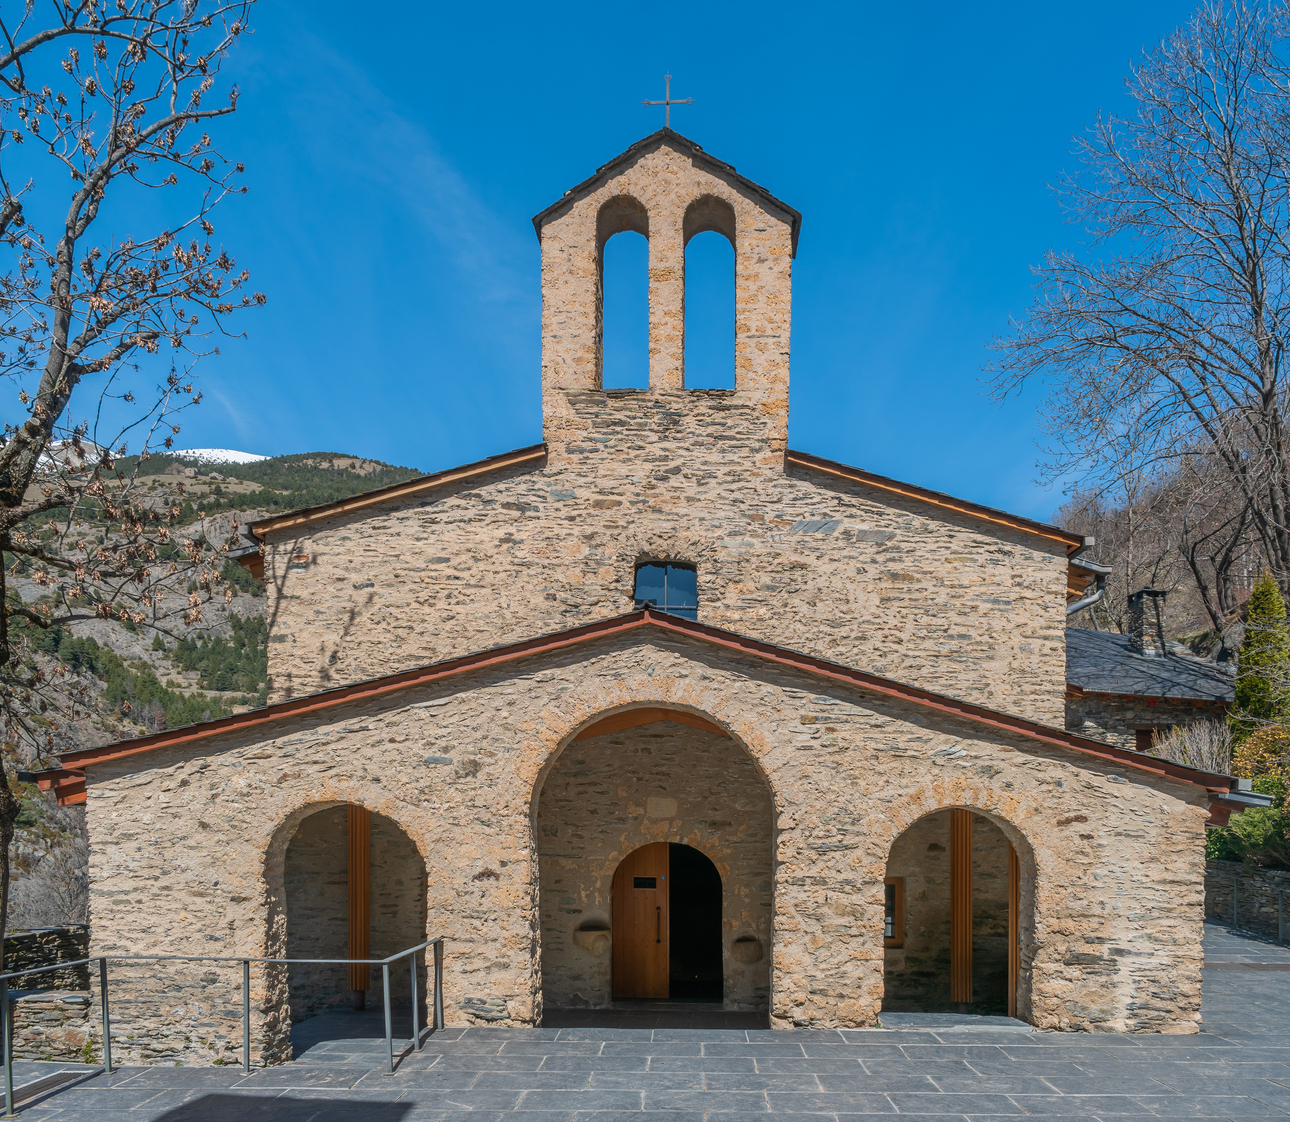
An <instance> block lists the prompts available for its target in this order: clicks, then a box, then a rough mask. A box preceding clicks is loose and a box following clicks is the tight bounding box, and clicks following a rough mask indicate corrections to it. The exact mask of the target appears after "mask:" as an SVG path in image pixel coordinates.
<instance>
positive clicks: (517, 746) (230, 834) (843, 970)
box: [87, 629, 1208, 1062]
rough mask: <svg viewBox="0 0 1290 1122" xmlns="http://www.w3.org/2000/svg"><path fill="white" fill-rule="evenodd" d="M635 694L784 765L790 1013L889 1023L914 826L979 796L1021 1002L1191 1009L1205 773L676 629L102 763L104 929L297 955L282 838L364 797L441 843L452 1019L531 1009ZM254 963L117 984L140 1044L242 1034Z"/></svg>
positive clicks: (1172, 1013) (97, 948)
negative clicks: (573, 845) (563, 884)
mask: <svg viewBox="0 0 1290 1122" xmlns="http://www.w3.org/2000/svg"><path fill="white" fill-rule="evenodd" d="M637 706H673V707H679V708H681V709H683V710H685V711H688V712H691V713H695V714H699V715H703V716H704V717H705V718H706V719H708V720H711V721H713V722H714V723H716V724H717V725H718V726H720V727H722V728H724V729H726V730H728V731H729V732H730V733H731V735H732V737H733V739H734V740H735V742H736V743H738V744H740V745H742V747H743V748H744V750H746V751H747V752H748V753H749V755H750V756H751V757H752V759H753V760H754V761H755V763H756V764H757V767H758V770H759V771H760V773H761V774H762V775H764V776H765V778H766V782H767V784H768V786H769V788H770V791H771V797H772V800H773V804H774V813H775V838H774V853H773V861H774V864H773V869H774V876H773V884H772V894H773V897H772V898H773V915H774V918H773V936H772V945H771V947H770V948H769V956H768V957H769V961H770V969H771V977H770V987H771V1015H772V1023H773V1024H775V1025H777V1026H779V1027H785V1028H787V1027H791V1026H864V1025H872V1024H874V1023H875V1016H876V1013H877V1010H878V1009H879V1008H880V1005H881V1002H882V991H883V960H884V955H883V945H882V927H883V878H884V874H885V872H886V867H887V860H888V856H889V854H890V851H891V846H892V843H893V841H894V840H895V839H896V838H897V837H898V836H899V835H900V834H901V833H903V832H904V831H905V830H906V829H907V828H908V827H909V826H910V825H912V824H913V823H914V822H915V821H917V820H919V819H921V818H923V817H925V816H926V815H928V814H930V813H933V812H935V811H937V810H941V809H945V808H948V807H952V806H966V807H970V808H974V809H976V810H978V811H979V812H980V813H982V814H984V815H987V816H989V817H990V818H991V819H992V820H993V821H995V822H997V823H998V824H999V825H1000V828H1001V829H1002V830H1003V831H1004V833H1005V834H1006V835H1007V836H1008V839H1009V840H1010V841H1011V842H1012V844H1013V845H1014V846H1016V847H1017V849H1018V853H1019V855H1020V859H1021V864H1022V887H1023V893H1022V916H1023V919H1024V924H1023V930H1022V948H1023V959H1022V961H1023V972H1022V983H1021V986H1020V1009H1019V1014H1020V1016H1022V1017H1023V1018H1024V1019H1026V1020H1029V1021H1031V1022H1033V1023H1034V1024H1035V1025H1037V1026H1038V1027H1040V1028H1044V1029H1059V1030H1072V1029H1101V1030H1124V1031H1133V1032H1153V1031H1163V1032H1192V1031H1195V1030H1196V1027H1197V1025H1198V1023H1199V1016H1200V1012H1199V1008H1200V1004H1199V1003H1200V967H1201V928H1202V923H1201V917H1202V882H1203V856H1202V854H1203V826H1204V821H1205V819H1206V817H1207V815H1208V810H1207V797H1206V795H1205V793H1204V792H1203V791H1201V790H1199V789H1198V788H1195V787H1192V786H1189V785H1186V784H1183V783H1181V782H1179V781H1176V780H1171V779H1167V778H1163V777H1159V776H1153V775H1149V774H1147V773H1144V772H1139V771H1131V770H1128V769H1126V768H1123V767H1119V766H1116V765H1113V764H1109V763H1107V762H1103V761H1099V760H1097V759H1096V758H1093V757H1089V756H1085V755H1081V754H1078V753H1075V752H1072V751H1069V750H1064V749H1059V748H1055V747H1050V746H1047V745H1044V744H1042V743H1039V742H1037V741H1033V740H1030V739H1028V738H1026V737H1023V736H1021V735H1019V734H1011V733H1004V732H1002V731H998V730H989V729H987V728H985V727H983V726H979V725H974V724H972V723H969V722H966V721H961V720H958V719H953V718H951V717H949V716H947V715H944V714H941V713H938V712H936V711H934V710H929V709H925V708H922V707H918V706H915V705H913V704H912V703H907V702H902V701H896V700H893V699H890V698H886V697H884V696H882V695H878V694H870V693H867V692H865V691H863V690H861V689H857V688H853V687H851V686H845V685H843V684H841V683H836V682H831V681H828V680H826V679H822V678H819V677H815V676H811V675H808V674H806V673H804V672H798V671H790V670H788V669H786V668H784V667H781V666H777V665H774V664H771V663H769V662H766V661H764V660H762V659H759V658H757V657H756V656H754V655H750V654H740V653H737V652H733V651H730V650H728V649H724V648H717V647H713V646H711V645H710V644H707V643H705V642H703V641H701V640H698V639H694V638H690V637H684V636H677V635H672V634H669V633H664V632H661V631H656V630H654V629H642V630H637V631H632V632H628V633H625V634H620V635H617V636H615V637H612V638H605V639H599V640H594V641H587V642H586V643H584V644H582V645H580V646H578V647H576V648H571V649H567V650H564V651H561V652H549V653H546V654H543V655H533V656H529V657H527V658H525V659H521V660H517V661H515V662H513V663H507V664H499V665H494V666H491V667H488V668H484V669H479V670H473V671H468V672H467V671H463V672H461V673H460V674H458V675H456V676H454V677H452V678H448V679H445V680H443V681H442V682H440V683H438V684H437V685H433V686H423V687H417V688H412V689H407V690H403V691H399V692H397V693H394V694H388V695H383V696H381V697H375V698H372V697H369V698H367V699H366V700H351V701H349V702H347V703H345V704H344V705H340V706H337V707H336V708H334V709H329V710H326V711H322V712H317V713H314V714H312V715H310V716H306V717H303V718H298V719H296V720H294V721H291V722H284V723H283V724H281V725H279V726H276V727H273V726H270V727H267V728H260V729H254V730H246V731H241V732H238V731H230V732H229V733H227V734H224V735H223V736H222V737H221V738H220V739H217V740H212V741H207V742H204V743H203V744H202V745H201V747H200V749H198V750H194V749H193V748H185V747H183V746H179V747H169V748H164V749H159V750H157V751H155V752H150V753H145V754H141V755H136V756H131V757H128V758H125V759H121V760H117V761H112V762H109V763H104V764H101V765H97V766H95V767H93V768H91V769H90V770H89V775H88V802H87V808H88V816H89V827H90V838H91V855H90V873H91V881H92V887H91V893H92V895H91V906H92V909H93V914H94V917H95V922H94V931H93V942H94V945H93V948H92V950H93V952H94V953H96V954H101V953H113V952H116V953H120V952H123V951H126V950H127V949H128V950H129V951H130V952H131V953H136V954H147V953H157V954H176V953H202V954H224V955H235V956H240V955H264V954H270V955H281V954H282V953H283V951H284V950H285V945H286V938H285V934H286V928H287V923H286V912H285V907H284V895H285V887H284V869H285V860H284V859H285V854H286V849H287V845H288V842H289V840H290V839H291V837H292V836H293V835H294V833H295V831H296V827H297V826H298V825H299V823H300V822H301V821H303V820H304V819H305V818H306V817H308V815H309V814H311V813H313V812H314V811H316V810H318V809H323V808H326V807H329V806H335V805H338V804H341V803H346V802H354V803H358V804H360V805H363V806H367V807H368V808H370V809H371V810H373V811H374V812H376V813H378V814H381V815H383V816H384V817H386V818H388V819H389V820H390V821H391V822H394V823H396V824H397V825H398V826H399V828H400V829H402V830H403V831H404V832H405V833H406V834H407V835H408V837H409V838H410V839H411V840H412V841H413V843H414V844H415V845H416V847H417V850H418V852H419V853H420V854H421V855H422V856H423V859H425V860H426V864H427V869H428V877H429V883H428V894H427V901H428V903H427V919H426V924H427V928H428V931H429V932H430V933H432V934H434V935H442V936H444V937H445V938H446V940H447V952H446V964H445V968H446V981H445V998H446V1014H447V1017H448V1020H449V1022H450V1023H454V1024H469V1023H477V1021H478V1016H477V1013H478V1011H480V1010H483V1009H491V1010H494V1011H495V1012H494V1013H490V1014H489V1015H490V1016H493V1015H496V1016H498V1017H500V1018H501V1019H500V1020H499V1021H498V1023H501V1024H534V1023H537V1022H539V1021H540V1018H541V1011H542V1001H541V986H542V951H541V913H540V909H539V895H540V879H541V872H540V867H539V862H538V860H537V850H536V846H535V842H534V837H533V829H534V825H533V823H534V816H535V814H536V810H537V792H538V791H540V789H541V786H542V784H543V783H544V782H545V780H546V778H547V776H548V774H549V773H551V772H553V770H554V769H555V768H556V767H557V761H558V760H559V759H560V758H561V755H562V753H563V752H565V751H566V750H568V749H567V747H566V746H567V745H569V743H570V741H571V739H572V738H573V737H574V736H575V735H576V734H577V733H578V731H579V730H581V729H583V728H585V727H587V726H588V725H589V724H591V723H592V722H593V721H595V720H598V719H600V718H601V717H603V716H605V715H606V714H610V713H614V712H620V711H623V710H625V709H629V708H633V707H637ZM571 758H576V757H571ZM733 828H734V827H732V829H733ZM724 829H725V828H723V831H722V832H724ZM1027 917H1028V918H1027ZM239 982H240V978H239V971H238V970H237V969H236V968H232V969H229V970H227V971H225V970H222V969H220V970H217V969H214V968H210V967H205V966H193V967H189V966H185V965H183V964H171V965H168V966H167V967H166V968H165V969H164V970H162V969H157V970H153V971H152V976H151V977H147V978H145V977H140V978H139V979H138V986H139V990H138V993H139V996H138V1000H137V1001H136V1002H135V1004H133V1005H132V1006H128V1007H127V1006H126V1003H125V1002H124V1001H123V1002H121V1003H120V1005H121V1006H122V1007H123V1013H122V1016H123V1017H125V1016H127V1014H128V1018H129V1020H130V1024H125V1023H122V1036H123V1039H128V1038H129V1037H130V1036H133V1038H134V1041H135V1042H136V1043H133V1044H130V1045H129V1049H133V1050H134V1051H138V1052H143V1051H145V1050H147V1049H155V1050H156V1051H157V1052H158V1053H164V1054H166V1055H168V1056H169V1057H171V1058H175V1059H179V1058H184V1057H187V1058H192V1059H198V1058H203V1057H204V1058H209V1057H210V1056H212V1055H216V1054H218V1053H219V1052H220V1050H221V1049H224V1048H228V1047H230V1046H231V1047H234V1048H235V1047H236V1045H237V1043H238V1042H239V1041H240V1025H239V1023H238V1011H239V1008H240V993H239ZM159 989H160V990H161V991H162V993H163V994H164V1000H159V999H158V996H157V995H158V990H159ZM145 998H146V1000H145ZM252 998H253V1001H254V1005H255V1037H254V1046H253V1047H254V1051H255V1053H256V1056H257V1057H259V1059H258V1060H257V1062H262V1061H263V1060H264V1059H269V1060H272V1059H277V1058H282V1057H283V1056H284V1055H285V1052H284V1045H283V1040H284V1038H285V1034H286V1032H287V1030H288V1029H289V1018H288V1016H287V1014H286V1009H287V994H286V992H285V990H284V988H283V987H282V986H281V984H280V983H279V982H278V981H277V980H276V979H274V978H272V977H270V978H268V979H266V978H265V976H264V974H263V972H262V971H259V970H257V971H256V972H255V973H254V975H253V981H252ZM467 999H471V1000H467ZM488 1002H494V1003H495V1004H492V1005H488V1004H487V1003H488ZM230 1042H231V1044H230ZM122 1047H123V1048H124V1047H127V1046H126V1045H124V1044H123V1045H122ZM124 1058H127V1057H126V1056H124V1055H123V1059H124Z"/></svg>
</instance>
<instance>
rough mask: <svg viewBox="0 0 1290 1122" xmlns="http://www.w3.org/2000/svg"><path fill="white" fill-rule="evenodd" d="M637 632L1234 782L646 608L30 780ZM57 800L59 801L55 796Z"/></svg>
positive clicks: (125, 744)
mask: <svg viewBox="0 0 1290 1122" xmlns="http://www.w3.org/2000/svg"><path fill="white" fill-rule="evenodd" d="M636 631H641V632H649V631H655V632H658V633H660V634H663V635H679V636H684V637H687V638H691V639H698V640H701V641H703V642H706V643H709V644H712V645H713V646H716V647H719V648H722V649H724V650H728V651H731V652H733V653H735V654H738V655H741V656H745V657H753V658H756V659H759V660H761V661H762V662H765V663H768V664H772V665H775V666H780V667H784V668H787V669H791V670H796V671H800V672H804V673H806V674H810V675H813V676H814V677H817V678H820V679H823V680H828V681H833V682H839V683H841V684H843V685H847V686H851V687H855V688H858V689H861V690H864V691H866V692H869V693H875V694H878V695H880V696H883V697H889V698H892V699H895V700H898V701H902V702H907V703H910V704H912V705H915V706H917V707H919V708H922V709H928V710H933V711H935V712H938V713H942V714H945V715H947V716H949V717H953V718H955V719H958V720H963V721H967V722H969V723H971V724H975V725H978V726H980V727H983V728H989V729H993V730H996V731H999V732H1004V733H1010V734H1014V735H1019V736H1022V737H1025V738H1027V739H1029V740H1033V741H1036V742H1039V743H1042V744H1048V745H1051V746H1054V747H1057V748H1063V749H1066V750H1068V751H1073V752H1077V753H1079V754H1081V755H1085V756H1089V757H1092V758H1095V759H1100V760H1104V761H1108V762H1113V763H1115V764H1118V765H1123V766H1125V767H1131V768H1133V769H1135V770H1137V771H1142V772H1147V773H1149V774H1152V775H1161V776H1167V777H1169V778H1172V779H1177V780H1181V781H1182V782H1185V783H1190V784H1192V785H1193V786H1197V787H1201V788H1203V789H1205V790H1206V791H1210V792H1217V793H1222V792H1227V791H1230V790H1231V789H1232V786H1233V785H1234V783H1235V780H1234V779H1232V778H1231V777H1230V776H1226V775H1217V774H1213V773H1210V772H1204V771H1199V770H1197V769H1195V768H1189V767H1184V766H1183V765H1182V764H1176V763H1173V762H1171V761H1169V760H1160V759H1156V758H1155V757H1154V756H1146V755H1143V754H1142V753H1139V752H1134V751H1131V750H1129V749H1127V748H1119V747H1117V746H1115V745H1113V744H1104V743H1102V742H1101V741H1098V740H1089V739H1087V738H1085V737H1082V736H1075V735H1073V734H1071V733H1069V732H1067V731H1065V730H1064V729H1058V728H1053V727H1051V726H1048V725H1041V724H1039V723H1038V722H1035V721H1028V720H1026V719H1024V718H1022V717H1014V716H1011V715H1010V714H1007V713H1000V712H997V711H995V710H992V709H986V708H985V707H983V706H980V705H973V704H972V703H970V702H967V701H960V700H959V699H957V698H952V697H946V696H944V695H943V694H937V693H933V692H932V691H930V690H924V689H920V688H919V687H917V686H911V685H906V684H905V683H903V682H896V681H892V680H891V679H889V678H882V677H879V676H878V675H876V674H869V673H866V672H865V671H863V670H854V669H852V668H850V667H847V666H842V665H840V664H838V663H834V662H827V661H825V660H823V659H819V658H815V657H814V656H812V655H807V654H802V653H801V652H798V651H792V650H788V649H786V648H784V647H777V646H774V645H772V644H770V643H763V642H761V641H760V640H757V639H749V638H747V637H745V636H743V635H739V634H736V633H735V632H732V631H723V630H721V629H719V628H715V627H708V626H707V625H705V624H701V623H695V622H693V621H691V620H686V619H682V618H680V617H679V616H673V615H668V614H666V613H663V612H657V611H653V610H651V609H648V608H647V609H644V610H643V611H638V612H631V613H629V614H627V615H622V616H615V617H613V618H611V619H606V620H601V621H599V622H597V623H589V624H586V625H584V626H582V627H575V628H571V629H570V630H567V631H558V632H555V633H554V634H550V635H544V636H541V637H540V638H537V639H529V640H526V641H524V642H521V643H511V644H508V645H507V646H504V647H496V648H493V649H491V650H486V651H480V652H478V653H476V654H472V655H467V656H466V657H464V658H457V659H450V660H448V661H446V662H440V663H434V664H432V665H430V666H425V667H420V668H418V669H416V670H405V671H403V672H402V673H399V674H391V675H388V676H386V677H383V678H376V679H373V680H372V681H368V682H360V683H357V684H355V685H352V686H342V687H340V688H338V689H334V690H327V691H325V692H323V693H318V694H312V695H309V696H307V697H301V698H295V699H293V700H291V701H283V702H279V703H278V704H276V705H269V706H266V707H265V708H263V709H254V710H251V711H250V712H247V713H238V714H235V715H234V716H231V717H221V718H220V719H219V720H215V721H206V722H204V723H202V724H198V725H190V726H188V727H187V728H180V729H174V730H170V731H166V732H160V733H155V734H153V735H152V736H143V737H139V738H138V739H136V740H125V741H120V742H118V743H116V744H109V745H105V746H103V747H101V748H87V749H85V750H83V751H80V752H70V753H68V754H67V755H65V756H63V757H61V767H59V768H57V769H52V770H49V771H45V772H41V773H39V774H38V775H37V777H36V778H37V781H38V783H39V785H40V788H41V789H42V790H46V791H55V792H56V793H57V792H59V791H67V792H68V794H69V796H72V797H69V798H68V800H67V801H68V802H73V801H77V802H79V801H82V800H83V799H84V797H85V795H84V788H83V782H84V774H85V769H86V768H89V767H94V766H95V765H98V764H104V763H108V762H111V761H114V760H122V759H127V758H129V757H132V756H139V755H142V754H144V753H146V752H153V751H156V750H157V749H160V748H175V747H180V746H183V745H197V744H201V743H203V742H205V741H209V740H212V739H214V738H217V737H221V736H226V735H228V734H230V733H237V732H246V731H248V730H251V729H254V728H259V727H263V726H268V725H272V724H276V723H279V722H282V721H286V720H293V719H299V718H301V717H304V716H306V715H308V714H312V713H319V712H323V711H326V710H329V709H334V708H337V707H339V706H342V705H348V704H352V703H354V702H357V701H365V700H370V699H373V698H378V697H384V696H387V695H390V694H393V693H397V692H399V691H401V690H406V689H411V688H414V687H418V686H428V685H433V684H435V683H438V682H443V681H446V680H450V679H452V678H454V677H458V676H460V675H463V674H468V673H472V672H474V671H477V670H480V669H484V668H487V667H492V666H498V665H502V664H505V663H509V662H515V661H517V660H519V659H523V658H529V657H532V656H534V655H540V654H546V653H550V652H554V651H561V650H566V649H568V648H570V647H576V646H578V645H580V644H583V643H588V642H592V641H594V640H598V639H604V638H610V637H615V636H622V635H626V634H630V633H632V632H636ZM73 789H75V790H76V795H73V794H72V792H73ZM77 796H79V797H77ZM61 801H62V797H61V796H60V802H61Z"/></svg>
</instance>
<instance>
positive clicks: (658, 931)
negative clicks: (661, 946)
mask: <svg viewBox="0 0 1290 1122" xmlns="http://www.w3.org/2000/svg"><path fill="white" fill-rule="evenodd" d="M654 913H655V914H654V918H655V920H656V921H657V923H658V926H657V927H656V928H655V932H654V942H656V943H661V942H662V941H663V909H662V907H658V908H655V909H654Z"/></svg>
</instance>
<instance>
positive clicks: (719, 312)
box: [682, 195, 735, 390]
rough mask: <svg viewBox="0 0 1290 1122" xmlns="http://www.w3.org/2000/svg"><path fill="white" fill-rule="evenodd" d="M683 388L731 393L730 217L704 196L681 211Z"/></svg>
mask: <svg viewBox="0 0 1290 1122" xmlns="http://www.w3.org/2000/svg"><path fill="white" fill-rule="evenodd" d="M682 238H683V240H684V242H685V388H686V389H716V390H733V389H734V388H735V212H734V208H733V207H732V206H731V205H730V204H729V203H727V202H726V201H725V200H724V199H718V198H716V197H715V196H712V195H704V196H703V197H701V198H698V199H695V201H694V202H692V203H691V204H690V205H689V207H688V208H687V209H686V212H685V218H684V219H683V222H682Z"/></svg>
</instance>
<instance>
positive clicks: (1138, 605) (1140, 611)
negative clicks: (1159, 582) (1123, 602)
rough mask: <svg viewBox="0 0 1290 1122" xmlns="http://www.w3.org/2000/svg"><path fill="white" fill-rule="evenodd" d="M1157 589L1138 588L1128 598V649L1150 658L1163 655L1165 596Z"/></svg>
mask: <svg viewBox="0 0 1290 1122" xmlns="http://www.w3.org/2000/svg"><path fill="white" fill-rule="evenodd" d="M1166 595H1168V593H1165V592H1162V591H1161V590H1160V589H1158V588H1140V589H1139V590H1138V591H1137V592H1134V593H1131V594H1130V596H1129V649H1130V650H1134V651H1137V652H1138V653H1139V654H1144V655H1148V656H1150V657H1152V658H1157V657H1161V656H1163V655H1164V653H1165V596H1166Z"/></svg>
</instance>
